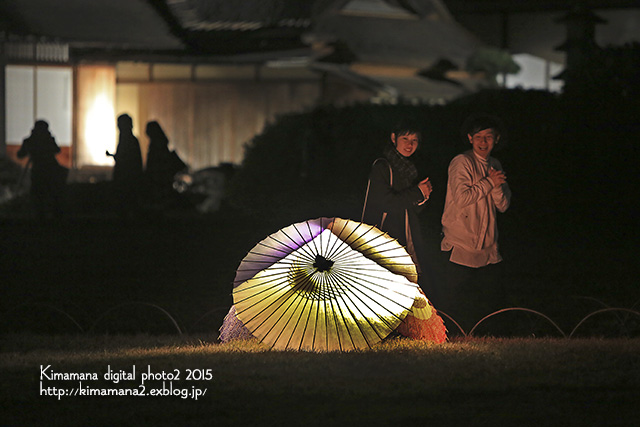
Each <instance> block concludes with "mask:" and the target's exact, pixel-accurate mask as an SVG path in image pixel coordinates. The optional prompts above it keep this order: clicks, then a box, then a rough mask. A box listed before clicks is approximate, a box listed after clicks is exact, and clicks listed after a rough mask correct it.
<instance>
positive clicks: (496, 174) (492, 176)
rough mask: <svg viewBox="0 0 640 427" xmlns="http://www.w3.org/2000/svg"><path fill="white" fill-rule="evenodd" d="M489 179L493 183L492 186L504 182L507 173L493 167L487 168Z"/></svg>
mask: <svg viewBox="0 0 640 427" xmlns="http://www.w3.org/2000/svg"><path fill="white" fill-rule="evenodd" d="M488 178H489V180H490V181H491V183H492V184H493V186H494V187H497V186H499V185H502V184H504V183H505V182H507V175H505V173H504V172H503V171H499V170H497V169H494V168H489V177H488Z"/></svg>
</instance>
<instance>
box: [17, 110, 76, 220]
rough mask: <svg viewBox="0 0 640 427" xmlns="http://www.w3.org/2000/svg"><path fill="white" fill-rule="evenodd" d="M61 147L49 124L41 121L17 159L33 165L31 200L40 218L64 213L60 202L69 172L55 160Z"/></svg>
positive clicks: (36, 124)
mask: <svg viewBox="0 0 640 427" xmlns="http://www.w3.org/2000/svg"><path fill="white" fill-rule="evenodd" d="M59 152H60V147H58V144H56V140H55V138H54V137H53V136H52V135H51V132H49V124H48V123H47V122H46V121H44V120H38V121H36V122H35V124H34V126H33V130H32V131H31V135H29V137H28V138H25V140H24V141H23V142H22V146H21V147H20V150H18V153H17V155H18V158H23V157H26V156H29V162H30V163H31V197H32V198H33V201H34V203H35V206H36V211H37V213H38V215H39V216H40V217H43V216H45V215H46V214H47V212H50V213H52V214H53V215H56V216H57V215H59V214H60V213H61V202H62V196H63V193H64V187H65V184H66V180H67V173H68V170H67V168H65V167H62V166H61V165H60V164H59V163H58V161H57V160H56V154H58V153H59Z"/></svg>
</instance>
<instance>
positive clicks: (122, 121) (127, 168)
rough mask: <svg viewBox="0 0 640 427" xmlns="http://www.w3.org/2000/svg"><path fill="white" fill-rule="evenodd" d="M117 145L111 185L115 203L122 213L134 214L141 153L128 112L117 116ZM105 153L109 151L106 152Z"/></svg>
mask: <svg viewBox="0 0 640 427" xmlns="http://www.w3.org/2000/svg"><path fill="white" fill-rule="evenodd" d="M118 130H119V131H120V135H119V137H118V147H117V149H116V153H115V154H114V155H112V156H113V158H114V160H115V161H116V164H115V166H114V167H113V185H114V189H115V192H116V194H115V196H116V205H117V207H118V211H119V213H120V214H122V215H125V216H126V215H131V214H135V213H136V211H137V210H138V197H139V194H140V186H141V184H142V153H141V152H140V143H139V142H138V138H136V137H135V136H134V135H133V120H131V117H130V116H129V115H128V114H122V115H120V116H119V117H118ZM107 155H111V154H109V152H107Z"/></svg>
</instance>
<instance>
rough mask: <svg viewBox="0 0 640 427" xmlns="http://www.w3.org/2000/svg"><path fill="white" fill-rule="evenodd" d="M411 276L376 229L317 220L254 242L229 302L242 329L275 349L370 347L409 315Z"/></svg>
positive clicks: (405, 258) (406, 261) (402, 254)
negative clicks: (257, 242)
mask: <svg viewBox="0 0 640 427" xmlns="http://www.w3.org/2000/svg"><path fill="white" fill-rule="evenodd" d="M415 274H416V272H415V266H414V265H413V263H412V262H411V258H410V256H409V255H408V254H407V252H406V251H405V250H404V248H402V247H401V246H400V245H399V244H398V243H397V242H396V241H395V240H394V239H392V238H390V237H389V236H388V235H386V234H384V233H382V232H381V231H380V230H378V229H377V228H375V227H372V226H369V225H366V224H362V223H359V222H355V221H350V220H343V219H340V218H320V219H317V220H310V221H305V222H303V223H298V224H294V225H292V226H289V227H287V228H285V229H283V230H280V231H279V232H277V233H274V234H273V235H271V236H269V237H268V238H267V239H265V240H263V241H262V242H260V243H259V244H258V245H256V247H254V249H253V250H252V251H251V252H250V253H249V254H248V255H247V257H245V260H243V263H242V264H241V266H240V267H239V269H238V274H237V276H236V286H235V288H234V292H233V297H234V304H235V307H236V310H237V316H238V318H239V319H240V320H241V321H242V322H243V324H244V325H245V326H246V327H247V329H248V330H249V331H250V332H251V333H252V334H253V335H254V336H256V337H257V338H259V339H260V340H261V341H262V342H264V343H266V344H268V345H270V346H272V347H275V348H278V349H296V350H316V351H332V350H342V351H348V350H353V349H362V348H369V347H371V346H372V345H373V344H375V343H377V342H379V341H381V340H382V339H383V338H385V337H386V336H387V335H389V333H391V331H393V330H394V329H395V328H396V327H397V326H398V325H399V324H400V322H401V321H402V319H403V318H404V317H405V316H406V315H407V314H408V313H409V310H410V309H411V306H412V304H413V302H414V298H415V295H416V292H417V289H418V287H417V285H416V284H415V283H413V282H412V281H410V280H409V279H408V278H407V277H409V278H412V279H413V278H414V277H415ZM239 278H240V280H239Z"/></svg>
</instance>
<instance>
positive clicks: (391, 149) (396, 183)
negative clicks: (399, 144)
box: [383, 144, 418, 190]
mask: <svg viewBox="0 0 640 427" xmlns="http://www.w3.org/2000/svg"><path fill="white" fill-rule="evenodd" d="M383 154H384V157H385V158H386V159H387V160H388V161H389V164H390V165H391V169H393V188H395V189H396V190H404V189H405V188H408V187H411V186H412V185H413V184H414V183H415V181H416V178H418V170H417V169H416V166H415V165H414V164H413V162H412V161H411V160H409V158H407V157H404V156H403V155H402V154H400V153H398V150H396V147H395V146H394V145H393V144H388V145H387V146H386V147H385V148H384V151H383Z"/></svg>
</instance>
